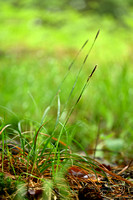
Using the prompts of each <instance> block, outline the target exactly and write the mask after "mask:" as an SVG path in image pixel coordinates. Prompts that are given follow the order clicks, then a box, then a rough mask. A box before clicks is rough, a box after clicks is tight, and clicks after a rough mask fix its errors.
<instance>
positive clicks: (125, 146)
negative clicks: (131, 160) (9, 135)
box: [0, 0, 133, 157]
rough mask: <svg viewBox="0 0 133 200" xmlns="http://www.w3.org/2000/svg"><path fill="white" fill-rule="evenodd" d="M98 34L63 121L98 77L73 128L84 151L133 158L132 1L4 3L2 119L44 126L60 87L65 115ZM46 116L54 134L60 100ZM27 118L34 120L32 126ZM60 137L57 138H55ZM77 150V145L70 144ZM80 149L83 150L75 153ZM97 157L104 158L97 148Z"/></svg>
mask: <svg viewBox="0 0 133 200" xmlns="http://www.w3.org/2000/svg"><path fill="white" fill-rule="evenodd" d="M99 29H100V35H99V37H98V39H97V40H96V43H95V45H94V47H93V49H92V52H91V53H90V55H89V58H88V60H87V62H86V64H85V66H84V68H83V70H82V72H81V73H80V76H79V79H78V82H77V85H76V87H75V90H74V92H73V94H72V96H71V98H70V99H69V102H68V103H67V105H66V108H65V110H64V112H63V115H62V116H61V119H60V121H61V122H63V120H64V119H65V117H66V113H67V112H68V111H69V110H70V109H71V107H72V106H73V105H74V103H75V102H76V100H77V99H78V96H79V95H80V92H81V89H82V88H83V85H84V83H85V82H86V79H87V77H88V75H89V74H90V73H91V71H92V69H93V67H94V66H95V64H98V68H97V70H96V72H95V74H94V75H93V77H92V79H91V81H90V82H89V85H88V87H87V89H86V90H85V92H84V95H83V97H82V99H81V101H80V102H79V103H78V105H77V106H76V108H75V110H74V112H73V113H72V115H71V117H70V119H69V123H68V125H67V131H68V132H69V133H70V135H72V137H74V138H75V139H76V140H77V141H78V142H80V144H82V145H83V146H84V147H85V149H86V150H89V149H93V148H94V147H95V143H96V138H97V135H98V132H99V133H100V136H99V139H98V146H97V148H98V149H106V150H111V151H115V152H122V153H123V154H124V156H128V157H131V156H132V153H133V143H132V141H133V101H132V100H133V65H132V63H133V35H132V33H133V1H132V0H76V1H75V0H62V1H60V0H49V1H43V0H5V1H2V0H1V1H0V120H1V124H3V123H4V124H7V123H11V124H17V123H18V122H20V121H21V120H25V121H26V123H27V124H28V125H25V126H24V128H23V129H24V130H25V129H30V128H29V127H30V124H32V123H33V122H34V121H36V122H38V123H40V121H41V118H42V116H43V113H44V110H45V109H46V108H47V107H48V106H49V105H50V103H51V101H52V100H53V99H54V96H55V95H56V92H57V88H58V86H59V85H60V83H61V82H62V80H63V77H64V76H65V74H66V73H67V70H68V67H69V65H70V63H71V61H72V60H73V58H74V57H75V55H76V53H77V52H78V51H79V49H80V48H81V46H82V45H83V44H84V42H85V41H86V40H87V39H89V42H88V44H87V45H86V46H85V48H84V49H83V51H82V53H81V54H80V55H79V57H78V58H77V59H76V62H75V63H74V65H73V67H72V70H71V72H70V74H69V76H68V78H67V79H66V80H65V82H64V83H63V84H62V85H61V90H60V93H59V95H60V101H61V111H63V108H64V105H65V103H66V102H67V99H68V96H69V93H70V91H71V89H72V87H73V84H74V80H75V78H76V76H77V73H78V70H79V69H80V67H81V65H82V62H83V60H84V58H85V56H86V53H87V52H88V51H89V48H90V47H91V45H92V43H93V41H94V38H95V35H96V33H97V31H98V30H99ZM52 105H53V106H52V109H51V110H50V113H49V114H48V117H47V118H48V119H47V120H48V121H49V123H48V125H47V132H48V133H49V134H50V133H51V131H52V128H51V127H52V126H54V124H55V121H56V117H57V110H58V105H57V98H55V100H53V104H52ZM27 121H28V122H27ZM57 135H58V133H57ZM72 146H73V147H74V149H77V147H76V146H75V145H74V144H72ZM77 150H79V149H77ZM97 154H98V155H100V156H102V152H101V151H99V152H98V153H97Z"/></svg>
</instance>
